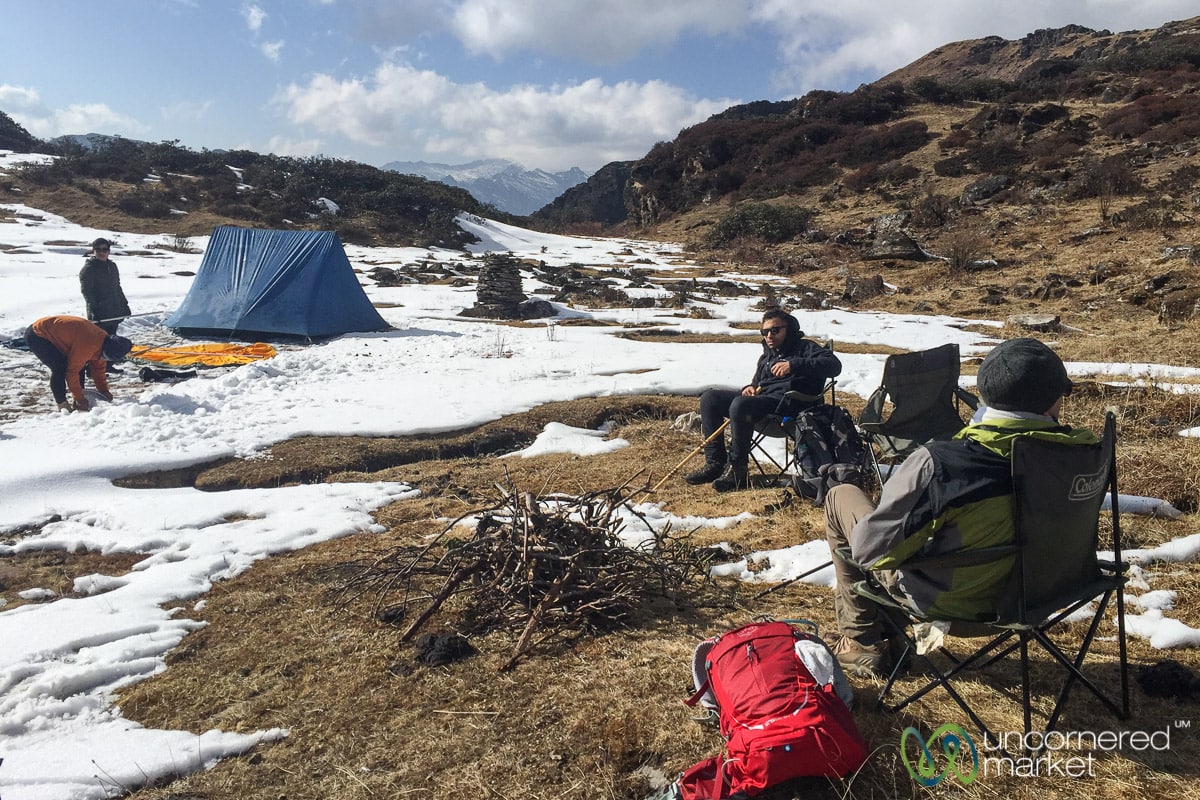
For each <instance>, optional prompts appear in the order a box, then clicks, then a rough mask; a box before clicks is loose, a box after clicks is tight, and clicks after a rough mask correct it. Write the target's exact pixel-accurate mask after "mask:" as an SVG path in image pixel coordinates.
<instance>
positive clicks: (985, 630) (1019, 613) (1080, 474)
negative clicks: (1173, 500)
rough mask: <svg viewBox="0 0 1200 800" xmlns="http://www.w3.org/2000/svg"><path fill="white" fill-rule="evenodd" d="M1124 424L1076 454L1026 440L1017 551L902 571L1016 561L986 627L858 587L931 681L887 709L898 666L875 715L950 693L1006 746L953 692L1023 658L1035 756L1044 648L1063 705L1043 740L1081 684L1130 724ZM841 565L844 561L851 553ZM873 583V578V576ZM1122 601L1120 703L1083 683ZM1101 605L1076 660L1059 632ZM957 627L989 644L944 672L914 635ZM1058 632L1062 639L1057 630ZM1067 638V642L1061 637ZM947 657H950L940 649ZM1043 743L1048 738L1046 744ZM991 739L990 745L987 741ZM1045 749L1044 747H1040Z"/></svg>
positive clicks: (869, 586) (1016, 468)
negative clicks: (1035, 668)
mask: <svg viewBox="0 0 1200 800" xmlns="http://www.w3.org/2000/svg"><path fill="white" fill-rule="evenodd" d="M1115 446H1116V420H1115V417H1114V416H1113V415H1112V413H1109V414H1108V415H1107V418H1106V419H1105V425H1104V437H1103V439H1102V440H1101V442H1100V443H1099V444H1096V445H1090V446H1087V445H1068V444H1062V443H1057V442H1046V441H1042V440H1037V439H1033V438H1030V437H1019V438H1018V439H1017V440H1016V441H1015V442H1014V444H1013V450H1012V459H1011V462H1012V480H1013V515H1014V538H1013V542H1012V544H1011V545H1004V546H996V547H988V548H980V549H977V550H960V551H957V552H951V553H946V554H940V555H937V556H929V557H924V558H923V557H921V556H916V557H914V558H911V559H909V560H908V561H906V562H905V563H904V564H903V565H902V566H901V570H919V569H921V568H922V566H929V565H937V566H946V565H950V566H953V565H955V564H961V565H975V564H983V563H988V562H989V561H991V560H1012V561H1013V566H1012V572H1011V575H1010V579H1009V585H1008V586H1007V587H1006V589H1005V591H1004V592H1003V593H1002V594H1001V595H1000V596H999V597H998V598H997V600H998V602H997V609H996V614H995V617H994V618H992V619H989V620H986V621H980V620H973V619H972V620H968V619H955V618H951V617H946V616H944V615H943V616H940V617H938V618H936V619H934V618H931V617H929V616H926V615H923V614H920V613H917V612H915V611H913V610H912V609H911V608H909V607H908V606H907V605H906V604H901V603H898V602H896V600H895V599H893V598H892V597H891V596H890V595H888V594H887V593H886V592H884V591H883V590H882V589H881V588H880V587H879V586H878V585H877V584H875V583H874V582H872V581H870V580H868V581H865V582H860V583H857V584H855V586H854V591H855V592H856V593H857V594H860V595H861V596H864V597H867V598H869V599H870V600H872V601H874V602H875V603H876V604H877V605H878V606H879V607H880V609H881V612H882V614H881V616H882V618H883V620H884V622H885V624H887V625H888V627H890V628H892V629H893V630H894V632H895V633H897V634H900V635H901V636H902V637H903V640H904V642H905V645H906V647H907V650H906V652H905V653H904V655H903V656H902V657H901V658H900V659H898V661H897V664H903V663H904V659H905V658H906V657H908V656H909V655H912V656H914V657H915V659H916V660H917V661H918V662H919V663H920V664H921V665H922V666H923V667H925V668H926V669H927V670H929V672H928V673H927V674H928V675H932V678H931V679H930V680H929V681H928V683H926V684H925V685H924V686H922V687H921V688H920V689H918V690H917V691H915V692H913V693H912V694H910V695H908V696H907V697H905V698H903V699H902V700H901V701H900V702H898V703H896V704H894V705H892V706H887V705H886V704H885V702H884V700H885V698H886V697H887V695H888V694H889V693H890V692H891V690H892V689H893V688H894V685H895V680H896V676H897V674H898V673H899V671H900V668H899V666H897V667H896V668H895V669H894V670H893V672H892V675H891V676H890V677H889V678H888V680H887V683H886V684H885V686H884V687H883V689H882V691H881V692H880V694H879V697H878V699H877V700H876V707H883V708H886V709H887V710H889V711H893V712H895V711H899V710H901V709H903V708H905V707H906V706H908V705H909V704H910V703H912V702H913V701H915V700H917V699H919V698H921V697H924V696H925V695H926V694H928V693H929V692H930V691H932V690H933V689H935V688H937V687H939V686H940V687H942V688H944V689H945V690H946V692H947V693H948V694H949V695H950V697H951V698H952V699H953V700H954V701H955V702H956V703H957V704H958V705H959V707H960V708H962V709H963V711H964V712H965V713H966V714H967V716H968V717H970V719H971V721H972V722H973V723H974V724H975V725H976V727H977V728H978V729H979V730H980V731H981V732H982V733H983V734H984V736H985V737H988V739H990V741H993V742H999V739H997V737H996V736H995V734H994V733H993V732H992V731H991V730H990V729H989V728H988V727H987V726H986V725H985V724H984V723H983V721H982V720H981V719H980V718H979V716H978V714H976V712H975V711H974V710H973V709H972V708H971V706H970V704H969V703H968V702H967V701H966V699H965V698H964V697H963V696H962V694H960V692H959V691H958V690H957V689H955V687H954V686H953V685H952V680H953V679H955V678H957V677H958V676H959V675H960V674H961V673H962V672H963V671H964V670H966V669H968V668H970V667H975V666H978V667H980V668H983V667H987V666H989V665H991V664H993V663H995V662H998V661H1000V660H1001V659H1003V658H1005V657H1006V656H1008V655H1009V654H1010V653H1012V652H1014V651H1019V653H1020V656H1019V660H1020V680H1021V705H1022V711H1023V713H1024V725H1025V738H1024V739H1023V740H1022V743H1023V744H1024V745H1025V746H1026V750H1030V749H1031V748H1029V746H1028V745H1029V742H1030V741H1031V739H1030V737H1029V734H1030V732H1031V730H1032V698H1031V691H1030V657H1029V649H1030V645H1032V644H1036V645H1040V647H1041V648H1042V649H1043V650H1045V651H1046V652H1047V653H1048V654H1049V655H1050V656H1051V658H1052V660H1051V662H1050V666H1054V665H1056V664H1057V666H1058V667H1061V669H1062V671H1063V673H1064V675H1063V680H1062V683H1061V685H1060V687H1059V688H1058V694H1057V698H1056V699H1055V700H1054V705H1053V706H1052V707H1051V708H1050V712H1049V713H1048V714H1047V722H1046V725H1045V728H1044V729H1043V733H1049V732H1050V731H1052V730H1054V727H1055V725H1056V724H1057V723H1058V719H1059V717H1060V715H1061V714H1062V712H1063V708H1064V706H1065V705H1066V702H1067V697H1068V695H1069V694H1070V692H1071V689H1072V688H1073V687H1074V685H1075V684H1076V683H1081V684H1083V685H1084V686H1085V687H1087V689H1088V690H1089V691H1091V693H1092V694H1093V695H1095V696H1096V698H1097V699H1099V700H1100V701H1101V702H1102V703H1103V704H1104V705H1105V706H1106V707H1107V708H1108V710H1109V711H1110V712H1112V713H1113V715H1114V716H1116V717H1117V718H1118V719H1125V718H1126V717H1127V716H1128V715H1129V667H1128V659H1127V654H1126V642H1125V602H1124V596H1123V586H1124V584H1125V581H1126V570H1127V569H1128V564H1125V563H1123V562H1122V561H1121V523H1120V513H1119V510H1118V507H1117V472H1116V463H1115V460H1114V450H1115ZM1106 491H1107V492H1108V493H1109V495H1110V497H1111V511H1112V553H1113V560H1112V561H1101V560H1100V559H1099V558H1098V556H1097V552H1096V550H1097V545H1098V544H1099V535H1100V534H1099V531H1100V528H1099V513H1100V510H1101V508H1102V506H1103V503H1104V495H1105V492H1106ZM839 557H846V553H845V552H844V550H841V551H839ZM868 574H869V573H868ZM1114 598H1115V601H1116V624H1117V648H1118V669H1119V677H1120V696H1119V698H1117V697H1113V696H1112V695H1110V694H1109V693H1108V692H1106V691H1105V690H1103V689H1101V688H1100V687H1099V686H1098V685H1097V684H1096V683H1095V682H1094V681H1093V680H1091V679H1090V678H1089V677H1087V676H1086V675H1084V673H1083V669H1082V668H1083V665H1084V661H1085V659H1086V658H1087V656H1088V653H1089V649H1090V647H1091V645H1092V642H1093V640H1094V639H1095V636H1096V632H1097V630H1098V629H1099V627H1100V623H1101V621H1102V620H1103V619H1104V618H1105V615H1106V613H1107V611H1108V608H1109V603H1110V602H1111V601H1112V600H1113V599H1114ZM1093 600H1097V605H1096V609H1095V611H1094V612H1090V611H1089V612H1085V613H1090V614H1091V621H1090V623H1089V624H1088V627H1087V631H1086V633H1085V634H1084V635H1083V637H1082V641H1080V643H1079V644H1078V647H1077V649H1075V652H1074V655H1068V653H1067V651H1066V650H1064V649H1063V647H1061V646H1060V645H1059V644H1057V643H1056V642H1054V641H1053V640H1052V639H1051V638H1050V635H1051V632H1052V631H1055V629H1056V628H1057V627H1058V626H1059V625H1060V624H1061V623H1063V622H1065V621H1067V620H1068V618H1069V617H1071V615H1073V614H1075V613H1076V612H1077V611H1080V610H1081V609H1083V608H1084V607H1085V606H1087V605H1088V604H1089V603H1091V602H1092V601H1093ZM935 621H939V622H943V623H949V634H950V635H951V636H965V637H975V638H977V637H983V636H986V637H990V638H989V639H988V641H987V642H986V643H985V644H984V645H983V646H982V647H979V648H978V649H976V650H975V652H974V653H972V654H971V655H970V656H968V657H967V658H965V659H962V660H958V659H956V658H954V657H953V656H950V658H951V662H952V666H950V668H949V669H945V670H943V669H941V668H939V667H938V665H937V664H936V663H934V661H933V660H932V659H931V658H930V656H931V655H932V653H927V654H922V653H921V652H919V651H918V650H917V647H916V642H915V641H914V639H913V637H912V636H910V635H909V632H908V628H909V626H911V625H913V624H915V623H919V622H935ZM1055 632H1056V633H1057V631H1055ZM1059 638H1060V639H1061V638H1063V637H1062V636H1061V635H1060V636H1059ZM941 652H943V653H944V654H947V655H949V651H947V650H945V648H942V650H941ZM1039 738H1040V740H1041V741H1043V742H1044V741H1045V737H1044V736H1043V737H1039ZM988 739H985V741H987V740H988ZM1037 749H1038V750H1040V747H1039V748H1037Z"/></svg>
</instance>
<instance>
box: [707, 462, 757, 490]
mask: <svg viewBox="0 0 1200 800" xmlns="http://www.w3.org/2000/svg"><path fill="white" fill-rule="evenodd" d="M713 488H714V489H716V490H717V491H718V492H732V491H736V490H738V489H748V488H750V475H749V474H747V472H746V465H745V464H742V465H741V466H738V465H737V464H726V465H725V470H724V471H723V472H722V473H721V477H719V478H717V479H716V480H715V481H713Z"/></svg>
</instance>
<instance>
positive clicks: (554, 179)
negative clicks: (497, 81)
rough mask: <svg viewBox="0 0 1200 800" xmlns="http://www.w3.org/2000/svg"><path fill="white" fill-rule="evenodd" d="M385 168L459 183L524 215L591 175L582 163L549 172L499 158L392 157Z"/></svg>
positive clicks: (482, 198)
mask: <svg viewBox="0 0 1200 800" xmlns="http://www.w3.org/2000/svg"><path fill="white" fill-rule="evenodd" d="M383 169H390V170H394V171H396V172H402V173H404V174H406V175H417V176H419V177H422V178H427V179H429V180H431V181H440V182H441V183H445V184H447V185H449V186H458V187H461V188H463V189H466V190H467V191H468V192H470V193H471V194H472V195H473V196H474V197H475V199H476V200H478V201H479V202H481V203H491V204H492V205H494V206H495V207H496V208H499V209H501V210H502V211H507V212H509V213H510V214H521V215H526V214H532V213H533V212H534V211H537V210H538V209H539V208H541V207H542V206H544V205H546V204H547V203H549V202H550V201H551V200H553V199H554V198H556V197H558V196H559V195H560V194H562V193H563V192H565V191H566V190H567V189H570V188H571V187H572V186H577V185H579V184H581V183H583V182H584V181H586V180H587V177H588V176H587V173H586V172H584V171H583V170H581V169H580V168H579V167H571V169H569V170H567V171H565V172H546V171H545V170H541V169H525V168H524V167H523V166H521V165H520V164H517V163H516V162H513V161H507V160H504V159H498V158H490V159H485V160H482V161H472V162H470V163H467V164H458V165H451V164H431V163H429V162H427V161H389V162H388V163H387V164H384V165H383Z"/></svg>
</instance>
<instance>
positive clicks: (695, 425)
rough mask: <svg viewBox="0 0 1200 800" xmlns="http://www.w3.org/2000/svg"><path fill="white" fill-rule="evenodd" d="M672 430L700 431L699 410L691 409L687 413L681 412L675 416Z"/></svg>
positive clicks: (681, 431)
mask: <svg viewBox="0 0 1200 800" xmlns="http://www.w3.org/2000/svg"><path fill="white" fill-rule="evenodd" d="M671 430H673V431H679V432H680V433H699V432H700V414H699V412H696V411H689V412H687V413H686V414H680V415H679V416H678V417H676V418H675V421H674V422H672V423H671Z"/></svg>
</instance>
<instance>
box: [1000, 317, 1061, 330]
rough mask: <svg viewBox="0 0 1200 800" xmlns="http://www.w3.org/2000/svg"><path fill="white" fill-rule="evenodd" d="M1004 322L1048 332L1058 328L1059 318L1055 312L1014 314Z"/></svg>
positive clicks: (1023, 328) (1016, 326)
mask: <svg viewBox="0 0 1200 800" xmlns="http://www.w3.org/2000/svg"><path fill="white" fill-rule="evenodd" d="M1004 322H1005V324H1006V325H1011V326H1012V327H1014V328H1020V329H1021V330H1026V331H1037V332H1039V333H1049V332H1051V331H1057V330H1059V327H1060V322H1061V318H1060V317H1058V316H1057V315H1055V314H1014V315H1013V316H1011V317H1009V318H1008V319H1006V320H1005V321H1004Z"/></svg>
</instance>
